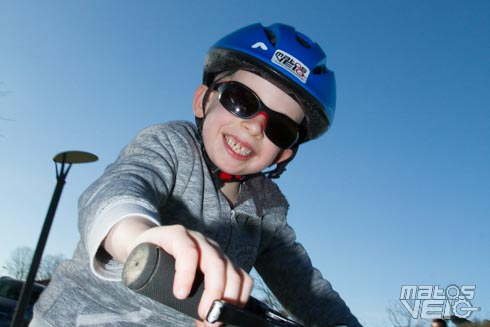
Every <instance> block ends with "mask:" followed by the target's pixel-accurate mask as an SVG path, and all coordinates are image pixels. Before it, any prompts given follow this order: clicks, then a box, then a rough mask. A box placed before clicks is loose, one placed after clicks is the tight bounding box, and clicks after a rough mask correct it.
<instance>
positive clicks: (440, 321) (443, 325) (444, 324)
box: [432, 318, 447, 327]
mask: <svg viewBox="0 0 490 327" xmlns="http://www.w3.org/2000/svg"><path fill="white" fill-rule="evenodd" d="M432 322H435V323H437V324H438V325H439V327H447V322H446V320H444V319H441V318H438V319H433V320H432Z"/></svg>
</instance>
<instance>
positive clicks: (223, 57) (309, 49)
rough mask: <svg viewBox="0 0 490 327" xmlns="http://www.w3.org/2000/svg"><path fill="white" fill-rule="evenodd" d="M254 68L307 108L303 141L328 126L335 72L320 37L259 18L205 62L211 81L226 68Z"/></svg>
mask: <svg viewBox="0 0 490 327" xmlns="http://www.w3.org/2000/svg"><path fill="white" fill-rule="evenodd" d="M240 69H243V70H248V71H251V72H253V73H256V74H258V75H259V76H261V77H263V78H265V79H267V80H268V81H270V82H271V83H273V84H275V85H276V86H278V87H279V88H281V89H282V90H283V91H285V92H286V93H288V94H290V95H291V96H292V97H293V98H294V99H295V100H296V101H297V102H298V103H299V104H300V106H301V107H302V108H303V110H304V112H305V121H304V129H305V130H304V131H303V133H302V134H303V135H301V139H300V142H301V143H303V142H306V141H309V140H312V139H314V138H317V137H318V136H320V135H322V134H323V133H324V132H326V131H327V129H328V128H329V126H330V125H331V124H332V120H333V117H334V113H335V96H336V91H335V75H334V73H333V71H331V70H329V69H327V66H326V55H325V53H324V52H323V50H322V49H321V48H320V46H319V45H318V44H317V43H314V42H313V41H311V40H310V39H309V38H308V37H307V36H305V35H303V34H301V33H299V32H297V31H296V30H295V29H294V27H291V26H288V25H284V24H273V25H271V26H268V27H264V26H262V25H261V24H253V25H249V26H246V27H244V28H241V29H239V30H237V31H235V32H233V33H231V34H229V35H227V36H225V37H224V38H222V39H221V40H219V41H218V42H217V43H216V44H214V45H213V46H212V47H211V48H210V50H209V52H208V54H207V56H206V61H205V65H204V75H203V82H204V84H206V85H210V84H211V83H212V82H213V80H214V79H215V77H216V75H217V74H219V73H221V72H226V71H236V70H240Z"/></svg>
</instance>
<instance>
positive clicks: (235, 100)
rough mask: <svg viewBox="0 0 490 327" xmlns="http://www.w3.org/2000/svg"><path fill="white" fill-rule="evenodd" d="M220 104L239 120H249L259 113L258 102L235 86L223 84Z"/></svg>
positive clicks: (241, 88) (246, 91) (244, 90)
mask: <svg viewBox="0 0 490 327" xmlns="http://www.w3.org/2000/svg"><path fill="white" fill-rule="evenodd" d="M223 86H224V87H223V88H222V89H221V95H220V102H221V104H222V105H223V107H225V108H226V110H228V111H229V112H231V113H232V114H234V115H235V116H238V117H240V118H250V117H252V116H253V115H255V114H256V113H257V112H258V111H259V102H258V99H257V98H256V97H255V95H254V94H253V93H251V92H250V91H249V90H247V89H246V88H243V87H240V86H239V85H237V84H234V83H233V84H232V83H229V84H223Z"/></svg>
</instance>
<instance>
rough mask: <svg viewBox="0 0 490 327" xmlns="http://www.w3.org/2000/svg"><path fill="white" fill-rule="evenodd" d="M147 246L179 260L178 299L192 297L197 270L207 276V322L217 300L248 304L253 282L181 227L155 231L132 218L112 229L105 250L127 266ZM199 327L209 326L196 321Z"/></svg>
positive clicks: (203, 310) (203, 309)
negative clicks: (139, 247)
mask: <svg viewBox="0 0 490 327" xmlns="http://www.w3.org/2000/svg"><path fill="white" fill-rule="evenodd" d="M145 242H148V243H152V244H155V245H157V246H159V247H161V248H162V249H164V250H165V251H166V252H168V253H169V254H170V255H172V256H173V257H174V258H175V270H176V272H175V278H174V285H173V293H174V296H175V297H176V298H178V299H185V298H186V297H187V296H188V295H189V293H190V290H191V287H192V283H193V281H194V278H195V274H196V270H197V268H199V269H200V270H201V271H202V272H203V274H204V292H203V295H202V298H201V301H200V303H199V308H198V313H199V316H200V317H201V318H202V319H203V320H204V319H205V316H206V314H207V312H208V311H209V308H210V307H211V304H212V303H213V301H214V300H218V299H222V300H225V301H227V302H229V303H232V304H234V305H238V306H244V305H245V303H246V302H247V300H248V298H249V296H250V292H251V290H252V286H253V280H252V278H251V277H250V276H249V275H248V274H247V273H246V272H245V271H244V270H242V269H240V268H238V267H236V266H235V265H234V264H233V263H232V262H231V260H230V259H229V258H227V257H226V255H225V254H224V253H223V252H222V251H221V250H220V248H219V246H218V244H217V243H216V242H214V241H213V240H211V239H209V238H206V237H205V236H204V235H202V234H201V233H199V232H196V231H191V230H188V229H186V228H184V227H183V226H181V225H173V226H160V227H154V226H153V225H150V224H149V223H148V221H147V220H143V219H140V218H136V217H131V218H127V219H125V220H123V221H121V222H120V223H118V224H117V225H116V226H114V227H113V228H112V229H111V231H110V232H109V234H108V236H107V238H106V239H105V241H104V246H105V248H106V250H107V251H108V252H109V253H110V254H111V255H113V256H114V257H115V258H116V259H117V260H119V261H120V262H125V261H126V258H127V256H128V255H129V253H130V252H131V250H132V249H133V248H134V247H136V246H137V245H138V244H140V243H145ZM196 325H197V326H207V325H209V324H208V323H204V324H203V323H201V322H197V321H196ZM213 326H214V325H213Z"/></svg>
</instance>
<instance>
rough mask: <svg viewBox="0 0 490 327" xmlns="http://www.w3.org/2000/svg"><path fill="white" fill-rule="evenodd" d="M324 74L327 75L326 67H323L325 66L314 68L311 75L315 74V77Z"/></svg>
mask: <svg viewBox="0 0 490 327" xmlns="http://www.w3.org/2000/svg"><path fill="white" fill-rule="evenodd" d="M326 73H327V66H325V65H320V66H316V67H315V68H314V69H313V74H315V75H322V74H326Z"/></svg>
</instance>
